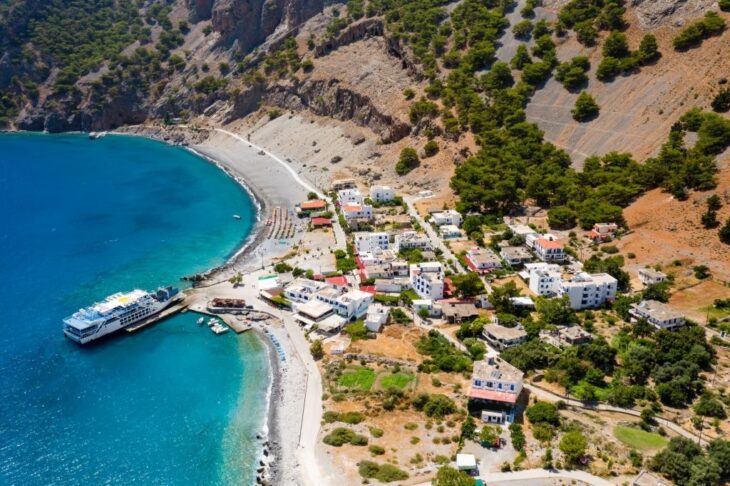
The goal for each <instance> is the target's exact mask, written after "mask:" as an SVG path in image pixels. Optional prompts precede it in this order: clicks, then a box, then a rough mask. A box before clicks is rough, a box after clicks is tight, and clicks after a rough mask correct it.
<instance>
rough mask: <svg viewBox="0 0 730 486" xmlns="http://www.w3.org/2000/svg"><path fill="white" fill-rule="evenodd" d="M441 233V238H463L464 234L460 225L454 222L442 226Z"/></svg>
mask: <svg viewBox="0 0 730 486" xmlns="http://www.w3.org/2000/svg"><path fill="white" fill-rule="evenodd" d="M439 234H440V235H441V238H443V239H445V240H450V239H454V238H461V237H462V236H463V235H462V234H461V230H460V229H459V227H458V226H455V225H453V224H445V225H443V226H440V227H439Z"/></svg>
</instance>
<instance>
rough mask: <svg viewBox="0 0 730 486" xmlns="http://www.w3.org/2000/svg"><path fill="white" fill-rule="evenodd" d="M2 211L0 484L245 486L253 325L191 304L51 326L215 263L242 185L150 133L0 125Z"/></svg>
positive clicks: (244, 208)
mask: <svg viewBox="0 0 730 486" xmlns="http://www.w3.org/2000/svg"><path fill="white" fill-rule="evenodd" d="M233 214H240V215H241V216H242V219H241V220H235V219H233V218H232V215H233ZM0 221H2V225H1V226H0V389H1V390H2V392H3V393H2V399H1V400H0V437H2V440H1V441H0V483H1V484H43V485H47V484H109V483H113V484H129V483H136V484H236V483H238V484H251V483H252V482H253V477H254V475H255V465H256V462H257V460H258V457H257V455H258V453H259V449H260V446H259V444H257V441H256V440H255V436H256V434H257V433H259V432H260V431H261V427H262V424H263V423H264V416H265V407H266V403H265V394H266V390H267V387H268V364H267V361H266V353H265V349H264V348H263V345H262V344H261V343H260V342H259V341H258V340H257V338H256V337H255V336H253V335H248V336H246V335H242V336H236V335H235V334H233V333H229V334H226V335H223V336H215V335H213V334H212V333H211V332H209V331H208V329H207V327H198V326H197V325H196V324H195V320H196V318H197V316H196V315H194V314H191V313H188V314H181V315H179V316H176V317H174V318H172V319H169V320H167V321H164V322H163V323H160V324H158V325H157V326H154V327H152V328H149V329H147V330H145V331H143V332H140V333H137V334H134V335H128V334H127V333H124V332H122V333H118V334H117V335H115V336H113V337H112V338H110V339H105V340H103V341H102V342H100V343H98V344H93V345H91V346H88V347H80V346H78V345H75V344H73V343H71V342H70V341H68V340H67V339H64V337H63V334H62V332H61V319H62V318H63V317H66V316H67V315H69V314H71V313H72V312H74V311H75V310H76V309H78V308H80V307H82V306H86V305H89V304H91V303H93V302H95V301H97V300H99V299H102V298H103V297H105V296H106V295H108V294H110V293H113V292H116V291H121V290H131V289H133V288H143V289H150V290H151V289H154V288H155V287H157V286H159V285H163V284H173V285H179V284H180V283H181V282H180V281H179V280H178V279H179V277H180V276H182V275H188V274H191V273H194V272H199V271H203V270H206V269H208V268H210V267H213V266H216V265H219V264H222V263H224V262H225V261H226V259H227V258H228V257H229V256H231V254H232V253H233V252H235V251H236V249H237V248H238V247H239V246H240V244H241V242H242V241H243V240H244V239H245V238H246V236H247V235H248V234H249V233H250V231H251V228H252V227H253V225H254V223H255V207H254V206H253V204H252V201H251V200H250V198H249V196H248V194H246V192H245V191H244V190H243V189H242V188H241V187H240V186H238V185H237V184H236V183H235V182H234V181H233V180H231V179H230V178H228V177H227V176H225V175H224V174H223V173H222V172H221V171H220V170H218V169H217V168H216V167H214V166H213V165H212V164H209V163H207V162H205V161H203V160H202V159H199V158H197V157H196V156H194V155H192V154H190V153H189V152H187V151H185V150H183V149H181V148H174V147H168V146H166V145H164V144H161V143H157V142H153V141H150V140H145V139H141V138H134V137H121V136H107V137H105V138H103V139H100V140H96V141H90V140H88V138H87V137H85V136H83V135H53V136H51V135H41V134H22V135H15V134H4V135H0Z"/></svg>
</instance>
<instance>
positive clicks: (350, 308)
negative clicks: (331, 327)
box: [316, 289, 373, 321]
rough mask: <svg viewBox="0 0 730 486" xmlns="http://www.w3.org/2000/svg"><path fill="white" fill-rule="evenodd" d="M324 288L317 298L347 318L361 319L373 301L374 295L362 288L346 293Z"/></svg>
mask: <svg viewBox="0 0 730 486" xmlns="http://www.w3.org/2000/svg"><path fill="white" fill-rule="evenodd" d="M332 290H334V289H323V290H322V291H320V292H319V293H317V295H316V299H317V300H319V301H320V302H324V303H326V304H329V305H331V306H332V308H333V309H334V310H335V312H336V313H337V314H339V315H340V316H342V317H344V318H345V319H347V320H348V321H349V320H352V319H359V318H360V317H362V316H363V315H364V314H365V313H366V312H367V310H368V306H369V305H370V304H371V303H372V302H373V295H372V294H370V293H368V292H363V291H362V290H350V291H348V292H345V293H344V294H342V293H340V292H337V291H334V292H333V291H332Z"/></svg>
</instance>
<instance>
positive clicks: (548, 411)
mask: <svg viewBox="0 0 730 486" xmlns="http://www.w3.org/2000/svg"><path fill="white" fill-rule="evenodd" d="M526 414H527V418H529V419H530V422H532V423H533V424H538V423H545V424H549V425H554V426H558V425H560V413H558V408H557V407H556V406H555V405H553V404H552V403H548V402H542V401H538V402H535V404H534V405H532V406H531V407H528V408H527V411H526Z"/></svg>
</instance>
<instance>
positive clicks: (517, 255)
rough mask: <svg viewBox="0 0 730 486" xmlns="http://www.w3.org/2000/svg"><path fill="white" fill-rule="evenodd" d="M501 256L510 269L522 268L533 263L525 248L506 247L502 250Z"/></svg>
mask: <svg viewBox="0 0 730 486" xmlns="http://www.w3.org/2000/svg"><path fill="white" fill-rule="evenodd" d="M499 256H501V257H502V259H503V260H504V261H505V262H506V263H507V264H508V265H509V266H510V267H520V266H522V265H524V264H525V263H529V262H531V261H532V255H531V254H530V252H529V251H527V249H526V248H525V247H523V246H505V247H504V248H502V249H501V250H500V252H499Z"/></svg>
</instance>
